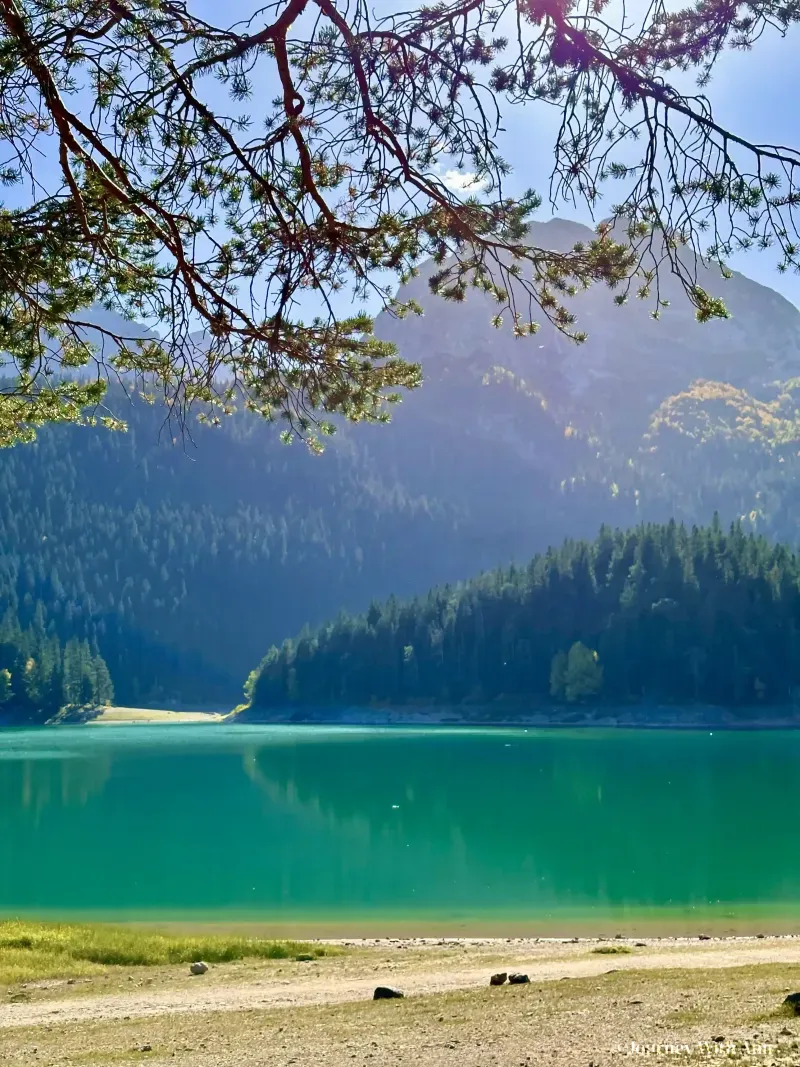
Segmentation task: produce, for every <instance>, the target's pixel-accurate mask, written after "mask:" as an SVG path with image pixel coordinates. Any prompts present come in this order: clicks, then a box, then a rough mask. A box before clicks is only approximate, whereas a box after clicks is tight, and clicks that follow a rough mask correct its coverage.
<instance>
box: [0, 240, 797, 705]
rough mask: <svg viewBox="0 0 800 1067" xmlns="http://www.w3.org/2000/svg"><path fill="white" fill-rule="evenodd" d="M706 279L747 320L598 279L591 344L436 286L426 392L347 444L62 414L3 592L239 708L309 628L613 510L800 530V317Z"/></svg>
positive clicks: (254, 426)
mask: <svg viewBox="0 0 800 1067" xmlns="http://www.w3.org/2000/svg"><path fill="white" fill-rule="evenodd" d="M587 232H588V231H586V230H585V228H583V227H579V226H577V225H576V224H573V223H564V222H562V221H556V222H553V223H548V224H544V226H543V227H541V229H540V231H539V232H538V233H537V234H535V237H536V239H537V240H540V241H542V242H546V241H552V242H553V244H554V245H555V244H556V242H561V243H562V245H563V244H565V243H566V244H569V243H572V242H574V241H575V240H576V239H585V237H586V235H587ZM705 284H706V285H707V287H708V288H710V289H713V287H714V284H716V286H717V290H718V291H722V292H725V293H726V299H727V301H728V304H729V307H730V310H731V313H732V319H731V320H730V321H728V322H720V323H711V324H709V325H706V326H699V325H697V323H696V322H695V321H694V318H693V315H692V312H691V310H690V309H687V308H685V307H683V306H679V305H678V304H677V303H676V306H675V307H674V308H671V309H670V310H669V311H668V312H666V313H665V315H664V318H663V319H662V321H661V322H659V323H655V322H653V321H652V320H651V319H650V318H649V316H648V314H647V309H646V308H645V307H644V306H642V305H640V304H637V303H634V304H632V305H631V306H628V307H625V308H622V309H617V308H615V307H614V306H613V303H612V300H611V296H610V294H609V293H608V292H607V291H605V290H601V289H597V290H592V291H590V292H588V293H586V294H582V295H581V296H580V297H579V298H577V299H576V303H578V302H580V304H581V307H582V309H583V310H582V311H581V316H580V324H581V326H586V327H587V328H588V330H589V331H590V337H589V340H588V341H587V343H586V344H585V345H584V346H582V347H575V346H574V345H572V344H571V343H570V342H569V341H567V340H565V339H564V338H563V337H561V336H560V335H557V334H555V332H554V331H553V330H552V329H551V328H550V327H549V326H547V325H544V326H543V327H542V330H541V333H540V334H539V335H537V336H536V337H534V338H530V339H527V340H514V339H513V337H512V336H511V335H510V331H509V330H508V329H507V328H504V329H502V330H499V331H497V330H494V329H493V328H492V327H491V325H490V317H491V314H492V312H493V309H492V308H490V307H489V306H487V305H486V304H485V302H484V301H483V300H482V297H481V296H480V294H477V293H473V292H470V293H469V295H468V298H467V300H466V302H465V303H464V304H463V305H451V304H447V303H445V302H443V301H441V300H439V299H438V298H435V297H432V296H430V295H428V294H426V292H425V279H424V277H421V278H417V279H415V280H414V281H413V282H412V283H411V285H410V287H409V293H412V294H416V295H417V296H418V297H419V299H420V302H421V303H422V304H423V306H424V307H425V315H424V317H423V318H420V319H406V320H405V321H402V322H400V321H397V320H394V319H391V318H390V317H389V316H385V315H384V316H381V318H380V319H379V322H378V327H377V329H378V332H379V333H380V334H381V335H382V336H384V337H389V336H392V337H393V338H394V339H396V340H397V342H398V344H399V345H400V348H401V350H402V351H403V352H404V354H405V355H407V356H410V357H413V358H419V359H421V361H422V363H423V367H424V372H425V383H424V385H423V387H422V388H421V389H420V390H418V391H417V392H415V393H413V394H411V395H409V396H407V397H406V398H405V399H404V402H403V403H402V404H401V405H400V406H399V408H398V409H397V410H396V412H395V413H394V417H393V422H392V424H391V425H390V426H388V427H385V426H356V427H349V426H348V427H343V428H342V429H341V432H340V433H337V435H336V436H335V437H334V438H333V440H332V442H331V444H330V446H329V448H328V450H327V451H326V453H325V454H324V455H323V456H322V457H315V456H312V455H310V454H309V453H308V452H307V451H306V450H305V449H304V448H303V446H302V445H301V444H299V443H295V444H293V445H291V446H288V447H287V446H283V445H281V444H280V443H279V442H278V440H277V436H276V432H275V429H274V427H270V426H268V425H265V424H262V423H260V422H259V421H257V420H256V419H254V418H252V417H250V416H247V415H245V414H239V415H236V416H234V417H233V418H231V419H228V420H224V422H223V425H222V426H221V427H220V428H218V429H213V428H210V427H203V426H197V427H193V428H192V431H191V433H192V439H186V440H182V439H178V440H173V439H172V437H171V436H170V432H169V427H168V425H167V424H166V422H165V411H164V410H163V409H160V408H158V407H156V408H152V407H149V406H148V405H146V404H144V403H142V402H140V401H138V400H134V402H133V403H130V402H129V401H128V400H127V398H126V397H125V395H124V394H123V393H122V391H121V390H115V391H112V394H111V396H110V398H109V406H110V407H111V408H112V410H114V411H115V413H116V414H119V415H121V416H122V417H124V418H126V419H127V420H128V422H129V425H130V429H129V432H128V433H127V434H109V433H108V432H107V431H105V430H88V429H77V428H71V427H54V428H50V429H48V430H45V431H42V432H41V433H40V435H39V439H38V441H37V443H36V444H35V445H33V446H26V447H24V448H16V449H12V450H8V451H6V452H4V453H2V454H0V537H2V542H0V543H2V546H3V554H2V556H0V602H2V603H3V604H5V606H7V607H10V608H11V609H12V610H13V612H14V613H15V617H17V618H18V619H19V624H20V626H21V627H22V628H23V629H26V628H28V627H30V626H31V625H32V623H33V619H34V615H35V613H36V611H37V610H39V609H37V604H39V603H41V604H42V605H43V606H44V610H45V614H46V618H45V619H44V620H43V625H44V626H45V629H46V632H47V633H48V635H49V636H51V637H57V638H58V639H59V640H60V641H61V642H65V641H68V640H71V639H75V640H86V641H87V642H88V643H89V647H90V648H91V649H92V650H93V652H92V654H93V655H95V654H101V655H102V657H103V658H104V660H105V661H106V663H107V664H108V668H109V670H110V672H111V675H112V678H113V682H114V687H115V691H116V695H117V699H118V700H119V701H120V702H123V703H135V702H145V701H154V702H165V701H169V700H184V701H192V702H199V701H202V702H212V701H213V702H217V701H223V700H226V701H227V700H229V701H231V702H232V703H233V702H234V701H235V700H236V699H237V697H238V693H239V692H240V687H241V682H242V679H243V678H244V677H245V676H246V675H247V673H248V671H249V670H250V669H251V668H252V667H253V665H254V664H255V663H257V662H258V661H259V659H260V658H261V656H262V655H263V653H264V651H265V649H266V648H267V647H268V646H269V645H270V644H271V643H273V642H279V641H281V640H282V639H283V638H284V637H286V636H287V635H288V634H292V633H296V632H298V631H299V630H300V629H301V627H302V626H303V625H304V624H305V623H308V624H309V625H311V626H315V625H319V624H321V623H323V622H324V620H325V619H327V618H329V617H331V616H333V615H335V614H336V612H337V611H338V610H339V609H340V608H344V609H346V610H348V611H351V612H353V611H364V610H366V609H367V607H368V606H369V603H370V601H371V600H373V599H381V598H385V597H387V596H389V595H390V594H392V593H394V594H396V595H398V596H403V597H408V596H413V595H416V594H421V593H422V592H424V591H425V590H426V589H427V588H429V587H430V586H433V585H437V584H441V583H447V582H454V581H458V580H459V579H463V578H464V577H466V576H468V575H470V574H474V573H476V572H478V571H480V570H483V569H487V568H491V567H494V566H496V565H497V564H498V563H500V562H503V561H510V560H512V559H527V558H529V557H530V555H531V554H532V553H533V552H535V551H537V550H542V549H544V548H545V547H546V546H547V545H548V544H552V543H557V542H559V541H560V540H561V539H562V538H563V537H564V536H570V537H588V536H594V534H595V533H596V531H597V529H598V527H599V526H600V525H601V523H603V522H605V523H608V524H611V525H615V526H629V525H631V524H633V523H635V522H637V521H639V520H640V519H651V520H654V521H666V520H667V519H669V518H670V517H671V516H673V515H674V516H676V517H678V518H682V519H686V520H687V521H690V522H701V521H708V520H710V518H711V516H712V515H713V513H714V511H715V510H718V511H719V512H720V513H721V515H722V517H723V519H724V520H725V521H727V520H730V519H735V518H742V517H744V519H745V521H746V522H747V523H748V524H749V525H750V526H751V527H753V528H755V529H757V530H760V531H763V532H767V533H769V534H770V535H772V536H777V537H781V538H783V539H785V540H787V541H792V542H795V541H796V540H797V521H796V518H795V516H796V515H797V514H798V512H797V510H796V507H795V497H796V496H798V494H797V491H796V488H795V487H796V486H798V485H800V482H798V479H797V465H798V462H800V458H798V448H797V447H796V445H797V442H798V440H800V434H796V433H795V425H796V424H797V423H798V420H800V414H798V412H797V411H796V410H795V404H794V399H793V398H794V395H795V384H794V383H793V382H792V381H791V380H789V381H786V382H784V384H783V385H775V384H774V381H775V379H776V378H780V379H786V378H789V377H790V376H793V375H794V374H795V372H798V373H800V371H798V365H800V313H798V311H797V310H796V309H795V308H794V307H793V306H792V305H791V304H788V303H787V302H786V301H784V300H782V298H780V297H779V296H777V294H775V293H773V292H772V291H771V290H768V289H765V288H764V287H763V286H759V285H756V284H755V283H753V282H750V281H749V280H748V279H746V278H744V277H742V276H739V275H737V276H734V278H733V279H731V280H730V281H728V282H724V281H722V280H721V279H719V278H718V279H717V280H716V282H714V279H713V278H710V279H708V280H706V282H705ZM696 379H703V381H702V382H701V383H700V384H697V383H696ZM587 383H588V384H587ZM94 650H97V651H96V652H95V651H94Z"/></svg>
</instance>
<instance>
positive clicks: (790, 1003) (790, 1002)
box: [783, 993, 800, 1015]
mask: <svg viewBox="0 0 800 1067" xmlns="http://www.w3.org/2000/svg"><path fill="white" fill-rule="evenodd" d="M783 1003H784V1006H785V1007H787V1008H791V1009H792V1011H793V1012H794V1013H795V1015H800V993H790V994H789V996H788V997H786V998H785V1000H784V1002H783Z"/></svg>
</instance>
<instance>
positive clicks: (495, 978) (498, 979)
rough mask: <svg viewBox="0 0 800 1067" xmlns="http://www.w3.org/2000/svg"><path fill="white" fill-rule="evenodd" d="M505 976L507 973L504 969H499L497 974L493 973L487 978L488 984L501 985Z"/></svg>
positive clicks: (506, 976)
mask: <svg viewBox="0 0 800 1067" xmlns="http://www.w3.org/2000/svg"><path fill="white" fill-rule="evenodd" d="M506 978H508V975H507V974H506V972H505V971H501V972H500V973H499V974H493V975H492V977H491V978H490V979H489V985H502V984H503V983H504V982H505V980H506Z"/></svg>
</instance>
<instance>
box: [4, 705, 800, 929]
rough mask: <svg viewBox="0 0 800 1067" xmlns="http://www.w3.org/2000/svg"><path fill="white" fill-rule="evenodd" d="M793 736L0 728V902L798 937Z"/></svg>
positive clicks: (175, 917)
mask: <svg viewBox="0 0 800 1067" xmlns="http://www.w3.org/2000/svg"><path fill="white" fill-rule="evenodd" d="M798 772H800V732H786V733H783V732H771V731H769V732H766V731H765V732H763V733H757V732H747V733H737V732H731V733H725V732H714V733H713V734H711V733H708V732H681V733H677V732H676V733H671V732H663V731H639V732H637V731H622V730H574V731H572V730H549V731H548V730H535V729H529V730H527V731H524V730H499V729H498V730H490V729H487V730H471V729H449V728H435V727H433V728H426V729H416V728H413V729H403V728H376V729H371V730H370V729H362V728H348V727H330V728H328V727H301V726H298V727H294V726H216V725H200V726H193V725H180V726H106V727H93V728H87V727H59V728H54V729H40V730H0V915H15V914H20V915H22V914H25V915H33V916H37V915H38V916H42V917H83V918H92V919H136V920H145V921H156V920H158V921H170V922H175V921H181V920H185V921H191V922H200V921H202V922H209V923H215V924H225V925H231V924H238V923H253V924H257V925H258V927H259V928H263V929H265V930H274V931H276V932H284V931H292V932H303V931H306V932H308V933H309V934H310V933H320V934H332V935H333V934H342V935H347V934H352V935H357V934H370V935H372V934H375V935H377V934H381V935H384V936H392V935H394V934H398V935H399V934H409V933H419V934H423V933H428V934H430V933H437V934H439V933H440V934H457V933H461V934H466V933H468V934H475V935H481V934H491V933H508V934H511V933H520V934H522V933H526V934H530V933H542V934H545V933H551V934H571V933H578V932H608V931H610V930H614V931H616V930H619V931H623V932H624V931H631V930H637V929H642V930H643V929H645V928H647V929H650V930H653V931H654V932H655V931H656V930H660V931H663V932H679V931H687V932H689V931H694V932H697V931H698V930H699V929H715V930H719V931H722V930H752V931H758V930H763V931H769V930H785V931H789V930H793V931H796V930H800V834H798V830H797V826H798V823H797V818H798V816H797V812H798V810H799V808H798V801H800V773H798Z"/></svg>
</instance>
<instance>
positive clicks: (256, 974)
mask: <svg viewBox="0 0 800 1067" xmlns="http://www.w3.org/2000/svg"><path fill="white" fill-rule="evenodd" d="M371 944H372V945H373V946H374V945H375V943H374V942H373V943H371ZM378 947H379V949H380V950H381V952H385V953H391V954H392V955H391V956H390V957H389V959H388V960H387V959H384V960H383V961H378V960H376V958H375V956H374V955H373V956H365V957H364V958H363V959H359V958H358V957H353V958H351V959H349V960H346V966H342V967H339V969H338V973H327V974H326V973H325V969H326V966H327V965H326V963H325V962H323V964H322V966H321V967H320V971H321V973H320V974H319V975H318V976H317V975H314V976H309V975H308V973H307V971H306V970H305V969H302V968H298V970H297V972H296V974H295V975H291V976H290V977H285V976H284V975H283V974H278V973H276V972H275V970H274V968H269V967H266V966H265V967H264V968H262V969H259V968H254V969H253V970H252V972H251V975H250V976H249V978H248V980H247V981H244V982H243V981H242V980H241V978H240V977H238V976H236V975H234V974H230V976H229V977H230V982H226V981H225V979H226V971H225V968H224V967H219V968H213V969H212V971H211V972H209V975H208V976H203V977H200V978H195V979H192V981H191V982H190V983H188V984H186V983H184V984H183V987H182V988H172V989H169V988H156V987H153V988H149V989H147V990H142V989H141V988H136V989H135V990H133V989H132V990H131V991H130V992H129V993H128V992H125V993H119V992H112V993H107V994H104V995H101V996H98V995H93V994H86V995H79V996H74V995H73V996H71V997H69V998H67V997H62V998H60V999H45V1000H35V1001H31V1002H26V1001H20V1002H12V1003H7V1004H2V1005H0V1028H8V1027H25V1026H37V1025H42V1024H47V1023H53V1024H63V1023H68V1022H74V1021H80V1022H82V1023H85V1022H89V1021H112V1020H121V1019H134V1018H147V1017H153V1016H160V1015H170V1016H174V1015H185V1014H190V1013H201V1012H202V1013H207V1012H220V1011H229V1012H235V1011H242V1010H246V1009H254V1008H259V1009H265V1008H274V1009H279V1008H286V1007H293V1006H303V1005H314V1004H328V1005H330V1004H341V1003H345V1002H348V1001H361V1000H365V999H368V998H369V997H371V995H372V991H373V989H374V988H375V986H376V985H379V984H391V985H397V986H398V987H400V988H401V989H402V990H403V992H404V993H405V994H406V995H407V996H419V995H424V994H430V993H440V992H452V991H455V990H466V989H471V988H476V987H479V986H484V985H486V984H487V982H488V978H489V975H490V974H491V973H492V971H493V970H496V969H498V964H499V961H502V969H504V970H509V971H511V970H522V971H525V972H526V973H527V974H528V975H529V976H530V979H531V981H532V982H549V981H556V980H559V979H564V978H582V977H590V976H593V975H600V974H604V973H607V972H609V971H611V970H615V971H623V970H646V971H652V970H667V969H673V968H691V969H708V968H726V967H740V966H745V965H752V964H760V963H782V964H800V939H798V938H776V939H772V938H768V939H763V940H762V939H758V940H757V939H745V938H741V939H734V940H729V941H726V940H720V941H711V942H687V941H683V942H680V941H668V942H658V941H654V942H651V943H650V944H648V945H647V947H642V948H638V949H632V950H631V952H630V954H629V955H628V954H620V955H600V954H593V953H592V945H591V944H590V943H586V942H584V943H581V944H552V943H551V944H547V943H542V942H520V941H517V942H515V943H513V944H512V945H509V944H507V943H506V942H504V941H498V942H492V941H483V942H480V943H477V944H465V945H463V946H456V947H463V950H464V951H463V954H462V955H461V957H460V958H457V959H453V956H452V952H451V953H450V954H448V955H447V958H444V954H442V953H439V956H440V957H441V958H439V959H437V952H436V949H435V946H433V945H428V946H424V947H416V948H412V949H411V951H404V952H400V951H398V949H407V948H408V946H407V945H406V944H384V945H381V944H380V943H378ZM447 947H448V948H450V949H452V947H453V943H449V944H448V946H447ZM595 947H596V946H595ZM389 961H390V962H389ZM481 961H483V962H481ZM332 966H333V967H334V969H335V968H336V964H335V963H334V964H332ZM183 971H184V969H183V968H181V973H183Z"/></svg>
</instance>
